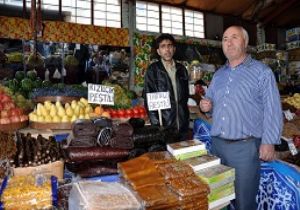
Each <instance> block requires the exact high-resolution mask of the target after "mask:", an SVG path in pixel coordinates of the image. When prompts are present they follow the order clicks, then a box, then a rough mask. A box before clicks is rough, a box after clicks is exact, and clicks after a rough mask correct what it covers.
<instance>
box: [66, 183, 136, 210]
mask: <svg viewBox="0 0 300 210" xmlns="http://www.w3.org/2000/svg"><path fill="white" fill-rule="evenodd" d="M69 209H72V210H83V209H84V210H141V209H142V205H141V203H140V202H139V201H138V199H137V198H136V197H135V195H134V194H133V193H132V192H131V191H130V190H129V189H128V188H127V187H125V186H124V185H122V184H120V183H105V182H90V181H86V182H78V183H75V184H74V185H73V187H72V190H71V192H70V196H69Z"/></svg>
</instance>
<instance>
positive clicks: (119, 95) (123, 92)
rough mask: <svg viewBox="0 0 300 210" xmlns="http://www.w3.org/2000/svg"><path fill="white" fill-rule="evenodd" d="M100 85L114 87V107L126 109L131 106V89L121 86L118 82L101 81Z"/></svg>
mask: <svg viewBox="0 0 300 210" xmlns="http://www.w3.org/2000/svg"><path fill="white" fill-rule="evenodd" d="M102 85H105V86H109V87H113V88H114V94H115V96H114V106H113V108H115V109H119V108H121V109H126V108H130V107H131V99H133V97H134V95H133V93H132V92H131V91H129V90H127V89H125V88H122V87H121V86H120V85H118V84H112V83H110V82H108V81H103V82H102Z"/></svg>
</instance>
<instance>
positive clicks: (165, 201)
mask: <svg viewBox="0 0 300 210" xmlns="http://www.w3.org/2000/svg"><path fill="white" fill-rule="evenodd" d="M136 191H137V193H138V195H139V196H140V198H141V199H142V200H143V204H144V206H145V207H146V209H162V208H165V209H169V208H172V207H176V206H178V205H179V202H178V199H177V197H176V195H175V194H174V193H172V192H171V191H170V190H169V189H168V188H167V186H166V185H151V186H146V187H142V188H139V189H137V190H136Z"/></svg>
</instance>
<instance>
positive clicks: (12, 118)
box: [10, 116, 21, 123]
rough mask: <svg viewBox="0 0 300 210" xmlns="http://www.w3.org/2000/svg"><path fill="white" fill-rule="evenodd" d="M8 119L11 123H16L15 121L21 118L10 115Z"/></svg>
mask: <svg viewBox="0 0 300 210" xmlns="http://www.w3.org/2000/svg"><path fill="white" fill-rule="evenodd" d="M10 121H11V122H12V123H17V122H20V121H21V119H20V117H19V116H11V117H10Z"/></svg>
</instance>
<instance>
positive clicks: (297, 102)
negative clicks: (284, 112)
mask: <svg viewBox="0 0 300 210" xmlns="http://www.w3.org/2000/svg"><path fill="white" fill-rule="evenodd" d="M283 102H285V103H287V104H289V105H291V106H293V107H295V108H296V109H300V93H295V94H294V95H293V96H292V97H287V98H285V99H284V100H283Z"/></svg>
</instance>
